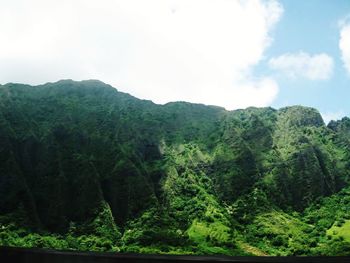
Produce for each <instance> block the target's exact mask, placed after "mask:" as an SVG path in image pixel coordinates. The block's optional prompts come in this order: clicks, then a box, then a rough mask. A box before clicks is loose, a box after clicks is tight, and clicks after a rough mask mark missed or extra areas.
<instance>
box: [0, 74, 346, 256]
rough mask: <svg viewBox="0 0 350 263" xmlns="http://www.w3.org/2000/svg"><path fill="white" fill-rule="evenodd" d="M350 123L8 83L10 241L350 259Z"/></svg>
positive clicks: (3, 103)
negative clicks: (343, 256) (330, 256)
mask: <svg viewBox="0 0 350 263" xmlns="http://www.w3.org/2000/svg"><path fill="white" fill-rule="evenodd" d="M349 145H350V119H349V118H343V119H342V120H340V121H336V122H335V121H332V122H330V123H329V125H328V126H325V124H324V123H323V120H322V118H321V115H320V114H319V113H318V112H317V110H315V109H312V108H307V107H301V106H293V107H286V108H282V109H279V110H275V109H272V108H253V107H252V108H248V109H245V110H236V111H225V110H224V109H223V108H219V107H214V106H205V105H201V104H191V103H186V102H174V103H168V104H165V105H156V104H154V103H152V102H150V101H144V100H139V99H136V98H134V97H132V96H130V95H128V94H124V93H121V92H118V91H117V90H116V89H114V88H113V87H111V86H109V85H106V84H104V83H102V82H99V81H92V80H91V81H82V82H74V81H70V80H64V81H59V82H57V83H48V84H45V85H41V86H36V87H32V86H28V85H21V84H7V85H4V86H0V245H2V246H20V247H41V248H54V249H65V250H67V249H73V250H88V251H115V252H136V253H163V254H164V253H165V254H204V255H209V254H225V255H258V256H264V255H349V252H348V251H350V236H349V233H350V185H349V179H350V146H349Z"/></svg>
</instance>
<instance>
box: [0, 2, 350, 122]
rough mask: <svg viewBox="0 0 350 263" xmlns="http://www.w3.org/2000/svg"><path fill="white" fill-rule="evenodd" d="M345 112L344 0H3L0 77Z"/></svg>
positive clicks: (349, 27) (347, 45) (230, 104)
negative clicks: (100, 84) (98, 83)
mask: <svg viewBox="0 0 350 263" xmlns="http://www.w3.org/2000/svg"><path fill="white" fill-rule="evenodd" d="M60 79H73V80H85V79H99V80H101V81H103V82H105V83H108V84H110V85H112V86H114V87H116V88H117V89H118V90H120V91H123V92H127V93H130V94H131V95H133V96H136V97H138V98H141V99H149V100H152V101H154V102H155V103H160V104H163V103H167V102H170V101H189V102H194V103H204V104H210V105H218V106H222V107H225V108H226V109H228V110H233V109H238V108H246V107H249V106H256V107H265V106H272V107H274V108H280V107H284V106H290V105H304V106H310V107H315V108H317V109H318V110H319V111H320V112H321V114H322V116H323V117H324V119H325V121H326V122H328V121H329V120H331V119H340V118H341V117H343V116H345V115H346V116H350V103H348V101H349V98H350V85H349V84H350V0H308V1H302V0H147V1H144V0H30V1H29V0H0V84H5V83H9V82H16V83H26V84H31V85H38V84H43V83H47V82H55V81H58V80H60Z"/></svg>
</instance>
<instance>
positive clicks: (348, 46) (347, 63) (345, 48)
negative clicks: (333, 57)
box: [339, 19, 350, 74]
mask: <svg viewBox="0 0 350 263" xmlns="http://www.w3.org/2000/svg"><path fill="white" fill-rule="evenodd" d="M340 26H341V27H340V39H339V48H340V51H341V55H342V60H343V62H344V67H345V68H346V70H347V71H348V73H349V74H350V21H349V19H348V21H347V22H346V21H344V22H343V23H341V25H340Z"/></svg>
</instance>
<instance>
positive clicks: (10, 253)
mask: <svg viewBox="0 0 350 263" xmlns="http://www.w3.org/2000/svg"><path fill="white" fill-rule="evenodd" d="M0 262H1V263H7V262H9V263H10V262H11V263H12V262H14V263H15V262H25V263H27V262H30V263H32V262H35V263H58V262H59V263H115V262H125V263H131V262H137V263H176V262H180V263H199V262H235V263H253V262H254V263H267V262H288V263H289V262H297V263H298V262H303V263H316V262H317V263H323V262H335V263H336V262H350V258H349V257H227V256H173V255H140V254H122V253H94V252H75V251H74V252H73V251H57V250H50V249H35V248H34V249H30V248H13V247H0Z"/></svg>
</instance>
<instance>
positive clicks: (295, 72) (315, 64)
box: [269, 52, 334, 80]
mask: <svg viewBox="0 0 350 263" xmlns="http://www.w3.org/2000/svg"><path fill="white" fill-rule="evenodd" d="M269 66H270V67H271V68H272V69H275V70H278V71H280V72H282V73H283V74H285V75H286V76H288V77H290V78H300V77H303V78H307V79H310V80H326V79H329V78H331V76H332V73H333V67H334V62H333V58H332V57H330V56H329V55H327V54H325V53H321V54H316V55H310V54H308V53H305V52H298V53H287V54H283V55H281V56H279V57H277V58H272V59H270V60H269Z"/></svg>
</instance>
